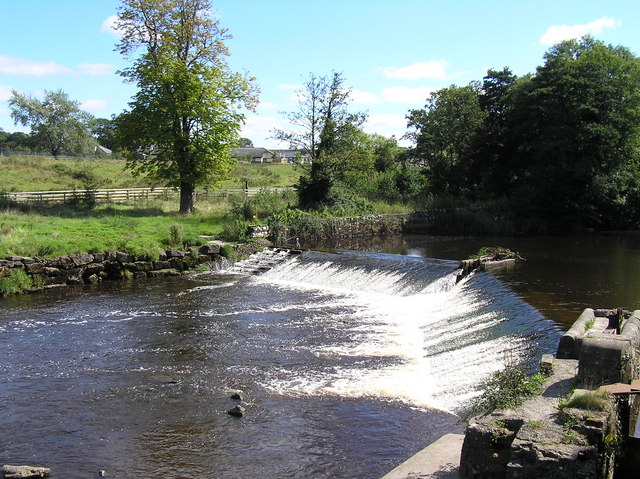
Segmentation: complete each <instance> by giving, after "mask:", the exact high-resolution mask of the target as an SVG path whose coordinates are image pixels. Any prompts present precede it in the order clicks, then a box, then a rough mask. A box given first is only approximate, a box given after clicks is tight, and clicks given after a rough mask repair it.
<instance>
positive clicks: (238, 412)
mask: <svg viewBox="0 0 640 479" xmlns="http://www.w3.org/2000/svg"><path fill="white" fill-rule="evenodd" d="M245 411H246V409H245V408H243V407H242V406H234V407H233V408H231V409H229V410H228V411H227V414H229V415H230V416H234V417H242V415H243V414H244V413H245Z"/></svg>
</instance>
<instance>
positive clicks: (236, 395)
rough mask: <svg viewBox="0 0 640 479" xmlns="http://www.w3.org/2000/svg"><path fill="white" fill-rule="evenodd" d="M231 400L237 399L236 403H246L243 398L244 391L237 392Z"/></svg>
mask: <svg viewBox="0 0 640 479" xmlns="http://www.w3.org/2000/svg"><path fill="white" fill-rule="evenodd" d="M231 399H235V400H236V401H244V397H243V396H242V391H236V392H234V393H233V394H232V395H231Z"/></svg>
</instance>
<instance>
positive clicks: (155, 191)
mask: <svg viewBox="0 0 640 479" xmlns="http://www.w3.org/2000/svg"><path fill="white" fill-rule="evenodd" d="M287 189H290V188H287V187H278V188H222V189H211V190H210V189H202V190H196V199H205V198H228V197H230V196H241V195H245V196H255V195H256V194H257V193H258V192H259V191H261V190H267V191H270V192H278V191H284V190H287ZM178 192H179V190H178V189H177V188H165V187H158V188H116V189H87V190H60V191H21V192H9V193H6V192H5V193H0V197H2V198H5V199H7V200H9V201H14V202H16V203H43V204H44V203H73V202H77V201H87V200H90V201H92V202H96V203H109V202H111V203H124V202H130V201H131V202H135V201H141V200H149V199H156V198H171V197H175V196H177V195H178Z"/></svg>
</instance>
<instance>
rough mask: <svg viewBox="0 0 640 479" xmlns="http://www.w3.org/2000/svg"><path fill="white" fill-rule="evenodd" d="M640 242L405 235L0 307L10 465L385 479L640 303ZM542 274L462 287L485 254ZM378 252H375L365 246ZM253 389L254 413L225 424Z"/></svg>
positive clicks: (61, 472) (1, 414)
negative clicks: (596, 315) (512, 369)
mask: <svg viewBox="0 0 640 479" xmlns="http://www.w3.org/2000/svg"><path fill="white" fill-rule="evenodd" d="M638 239H640V236H637V235H635V234H624V235H622V234H621V235H613V234H612V235H607V236H601V235H591V236H581V237H575V238H549V239H547V238H535V239H509V238H500V239H486V238H484V239H468V238H467V239H462V238H433V237H422V236H406V237H402V238H400V237H398V238H393V239H390V240H387V241H384V242H380V241H374V242H369V243H367V244H363V243H361V242H360V243H351V244H345V245H339V246H340V247H347V248H351V249H359V250H361V251H351V250H341V249H338V251H337V253H332V252H311V251H310V252H306V253H304V254H303V255H301V256H299V257H293V258H290V259H289V260H287V261H282V262H281V263H280V264H278V265H277V266H276V267H275V268H273V269H272V270H271V271H269V272H267V273H264V274H261V275H259V276H254V275H245V274H242V273H240V272H237V271H236V272H234V271H223V272H215V273H214V272H212V273H204V274H199V275H195V276H191V277H186V278H172V279H163V280H146V281H137V282H132V283H105V284H101V285H96V286H82V287H73V288H64V289H58V290H52V291H48V292H46V293H40V294H33V295H24V296H16V297H10V298H5V299H3V300H1V301H0V312H1V313H2V315H1V317H0V377H1V378H2V380H1V381H0V428H1V429H2V431H3V432H2V434H0V461H1V462H2V463H3V464H23V463H25V464H31V465H44V466H47V467H50V468H52V469H53V477H54V478H72V479H73V478H78V479H80V478H83V479H84V478H93V477H97V476H98V471H100V470H105V471H106V473H107V475H108V477H113V478H142V477H171V478H201V477H202V478H234V479H237V478H253V477H260V478H273V479H276V478H309V477H313V478H376V477H380V476H382V475H383V474H385V473H386V472H388V471H389V470H391V469H392V468H393V467H395V466H396V465H397V464H398V463H399V462H401V461H402V460H404V459H406V458H408V457H409V456H410V455H411V454H413V453H415V452H417V451H418V450H419V449H421V448H423V447H425V446H426V445H428V444H429V443H431V442H433V441H434V440H436V439H437V438H438V437H440V436H441V435H443V434H445V433H447V432H451V431H458V430H460V429H461V425H460V423H459V419H458V416H456V413H459V412H460V411H461V410H463V409H464V407H465V406H466V405H468V404H469V401H470V400H472V398H473V397H474V396H476V395H477V389H478V384H479V383H480V382H481V381H482V380H483V379H484V378H486V377H488V376H489V375H490V374H491V373H492V372H493V371H495V370H497V369H499V368H501V367H503V366H504V364H505V363H506V362H517V363H521V364H523V365H524V366H525V367H528V368H535V364H536V363H537V361H538V360H539V357H540V355H541V354H542V353H545V352H553V351H554V350H555V347H556V345H557V341H558V338H559V335H560V334H561V332H562V330H564V329H566V328H567V327H568V326H569V325H570V323H571V322H572V321H573V320H574V319H575V318H576V317H577V315H578V314H579V312H580V311H581V310H582V309H583V308H585V307H587V306H597V307H615V306H623V307H625V308H627V309H635V308H637V307H638V306H640V305H639V304H638V303H639V302H640V294H639V291H640V290H639V289H638V286H640V285H638V282H639V281H640V280H638V279H637V274H636V272H637V271H638V268H639V267H640V245H639V244H638ZM496 244H500V245H502V246H507V247H511V248H512V249H516V250H518V251H519V252H520V253H521V254H522V255H523V256H524V257H526V258H527V261H526V262H525V263H524V264H522V265H521V266H519V267H517V268H514V269H512V270H508V271H504V272H500V273H499V274H496V275H488V274H485V273H479V274H475V275H472V276H471V277H469V278H467V279H466V280H464V281H463V282H461V283H458V284H456V283H455V274H456V269H457V262H456V261H453V260H459V259H461V258H464V257H466V256H468V254H470V253H472V252H475V251H477V249H478V248H479V247H480V246H486V245H489V246H491V245H496ZM364 250H369V252H365V251H364ZM235 390H242V391H244V394H245V399H244V400H245V402H247V403H248V404H247V405H246V409H247V413H246V415H245V416H244V417H242V418H240V419H238V418H234V417H232V416H229V415H228V414H227V413H226V411H227V410H229V409H230V408H231V407H233V406H234V405H235V404H236V402H235V401H233V400H232V399H230V395H231V394H232V392H234V391H235Z"/></svg>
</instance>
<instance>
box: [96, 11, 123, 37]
mask: <svg viewBox="0 0 640 479" xmlns="http://www.w3.org/2000/svg"><path fill="white" fill-rule="evenodd" d="M100 31H103V32H105V33H109V34H111V35H113V36H115V37H118V38H121V37H122V31H121V30H119V29H118V15H111V16H110V17H109V18H107V19H106V20H105V21H104V22H102V27H101V28H100Z"/></svg>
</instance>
